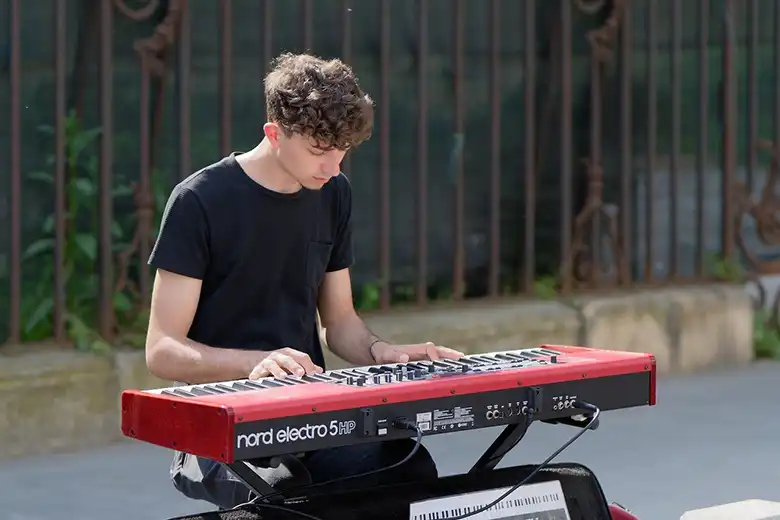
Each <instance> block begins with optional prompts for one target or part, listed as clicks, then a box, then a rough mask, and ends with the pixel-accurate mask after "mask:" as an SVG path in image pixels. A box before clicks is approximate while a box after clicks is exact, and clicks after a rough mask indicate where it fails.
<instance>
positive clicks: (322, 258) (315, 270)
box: [306, 242, 333, 289]
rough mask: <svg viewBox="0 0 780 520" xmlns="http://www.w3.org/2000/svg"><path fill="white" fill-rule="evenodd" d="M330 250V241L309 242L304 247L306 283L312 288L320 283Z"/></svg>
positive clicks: (331, 246)
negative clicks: (305, 247)
mask: <svg viewBox="0 0 780 520" xmlns="http://www.w3.org/2000/svg"><path fill="white" fill-rule="evenodd" d="M332 250H333V244H332V243H330V242H309V245H308V247H307V249H306V284H307V285H308V286H309V287H311V288H312V289H316V288H317V287H319V286H320V283H322V279H323V278H324V277H325V271H326V269H327V268H328V263H329V262H330V253H331V251H332Z"/></svg>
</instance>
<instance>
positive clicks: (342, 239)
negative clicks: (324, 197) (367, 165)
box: [327, 173, 355, 272]
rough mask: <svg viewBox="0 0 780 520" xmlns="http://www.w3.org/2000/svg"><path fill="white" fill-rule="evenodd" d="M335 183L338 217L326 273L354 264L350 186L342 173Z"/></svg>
mask: <svg viewBox="0 0 780 520" xmlns="http://www.w3.org/2000/svg"><path fill="white" fill-rule="evenodd" d="M337 182H338V190H337V192H338V198H339V199H338V204H336V207H337V208H338V216H337V218H336V232H335V234H334V237H333V251H331V255H330V262H329V263H328V269H327V270H328V272H332V271H340V270H342V269H346V268H348V267H352V264H353V263H354V262H355V254H354V248H353V244H352V185H351V184H350V182H349V180H348V179H347V177H346V176H345V175H344V174H343V173H342V174H340V175H339V178H338V179H337Z"/></svg>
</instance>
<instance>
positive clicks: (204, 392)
mask: <svg viewBox="0 0 780 520" xmlns="http://www.w3.org/2000/svg"><path fill="white" fill-rule="evenodd" d="M190 393H191V394H192V395H214V393H215V392H209V391H208V390H206V389H205V388H201V387H199V386H193V387H192V388H190Z"/></svg>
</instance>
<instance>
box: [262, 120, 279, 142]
mask: <svg viewBox="0 0 780 520" xmlns="http://www.w3.org/2000/svg"><path fill="white" fill-rule="evenodd" d="M263 132H264V133H265V136H266V138H268V142H270V143H271V146H273V147H274V148H277V147H278V146H279V138H280V137H281V132H282V130H281V128H279V125H277V124H276V123H266V124H264V125H263Z"/></svg>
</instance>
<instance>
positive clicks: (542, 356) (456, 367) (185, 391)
mask: <svg viewBox="0 0 780 520" xmlns="http://www.w3.org/2000/svg"><path fill="white" fill-rule="evenodd" d="M564 355H565V354H564V353H563V352H559V351H556V350H552V349H549V348H530V349H522V350H514V351H506V352H497V353H486V354H472V355H468V356H464V357H462V358H461V359H459V360H457V361H456V360H449V359H448V360H440V361H412V362H408V363H395V364H387V365H373V366H367V367H356V368H343V369H337V370H328V371H326V372H323V373H322V374H312V375H306V376H303V377H297V376H292V375H291V376H288V377H286V378H284V379H277V378H275V377H265V378H260V379H257V380H249V379H239V380H235V381H223V382H220V383H213V384H200V385H183V386H176V387H169V388H158V389H154V390H147V391H146V392H149V393H155V394H162V395H169V396H175V397H185V398H187V397H205V396H212V395H221V394H234V393H237V392H246V391H257V390H266V389H271V388H281V387H290V386H297V385H306V384H309V383H331V384H338V385H346V386H354V387H370V386H378V385H389V384H396V383H403V382H409V381H421V380H425V379H432V378H439V377H451V376H456V375H467V374H480V373H485V372H494V371H500V370H513V369H523V368H529V367H540V366H546V365H555V364H557V363H559V362H560V359H559V357H560V356H564Z"/></svg>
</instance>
